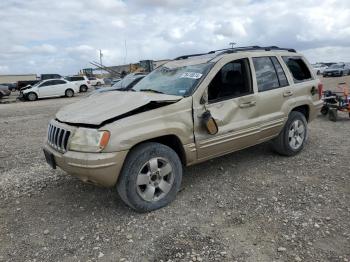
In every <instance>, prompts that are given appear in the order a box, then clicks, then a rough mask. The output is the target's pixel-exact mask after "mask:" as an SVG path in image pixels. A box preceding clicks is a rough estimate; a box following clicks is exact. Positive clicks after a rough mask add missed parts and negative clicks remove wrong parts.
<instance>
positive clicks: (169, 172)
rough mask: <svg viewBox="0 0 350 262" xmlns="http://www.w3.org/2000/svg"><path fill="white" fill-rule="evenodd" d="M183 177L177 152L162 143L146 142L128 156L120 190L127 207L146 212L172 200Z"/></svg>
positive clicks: (120, 181)
mask: <svg viewBox="0 0 350 262" xmlns="http://www.w3.org/2000/svg"><path fill="white" fill-rule="evenodd" d="M181 179H182V164H181V161H180V159H179V157H178V155H177V154H176V153H175V151H174V150H172V149H171V148H170V147H167V146H165V145H162V144H159V143H145V144H141V145H139V146H137V147H135V148H134V149H132V151H131V152H130V153H129V155H128V156H127V158H126V160H125V162H124V166H123V170H122V172H121V174H120V177H119V180H118V183H117V190H118V193H119V195H120V197H121V198H122V200H123V201H124V202H125V203H126V204H127V205H128V206H130V207H131V208H133V209H135V210H136V211H139V212H147V211H152V210H156V209H159V208H162V207H164V206H166V205H168V204H169V203H170V202H172V201H173V200H174V199H175V197H176V194H177V192H178V191H179V189H180V185H181Z"/></svg>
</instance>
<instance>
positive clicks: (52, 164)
mask: <svg viewBox="0 0 350 262" xmlns="http://www.w3.org/2000/svg"><path fill="white" fill-rule="evenodd" d="M44 155H45V159H46V162H47V163H48V164H49V166H50V167H52V168H53V169H56V161H55V156H54V155H53V154H52V153H50V152H48V151H46V150H45V149H44Z"/></svg>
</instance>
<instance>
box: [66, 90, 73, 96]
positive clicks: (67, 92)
mask: <svg viewBox="0 0 350 262" xmlns="http://www.w3.org/2000/svg"><path fill="white" fill-rule="evenodd" d="M65 95H66V97H72V96H74V91H73V90H72V89H67V90H66V92H65Z"/></svg>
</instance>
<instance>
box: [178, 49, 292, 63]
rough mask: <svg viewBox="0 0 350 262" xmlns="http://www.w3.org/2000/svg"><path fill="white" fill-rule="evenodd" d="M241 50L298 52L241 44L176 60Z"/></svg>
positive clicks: (184, 56)
mask: <svg viewBox="0 0 350 262" xmlns="http://www.w3.org/2000/svg"><path fill="white" fill-rule="evenodd" d="M220 51H221V52H220ZM241 51H288V52H293V53H296V51H295V49H293V48H282V47H278V46H241V47H234V48H224V49H218V50H213V51H210V52H208V53H200V54H192V55H183V56H179V57H177V58H175V59H174V60H182V59H187V58H190V57H195V56H203V55H210V54H215V53H217V52H220V53H219V54H217V55H216V56H219V55H223V54H231V53H237V52H241Z"/></svg>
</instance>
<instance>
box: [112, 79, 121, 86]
mask: <svg viewBox="0 0 350 262" xmlns="http://www.w3.org/2000/svg"><path fill="white" fill-rule="evenodd" d="M119 81H122V78H112V83H111V85H114V84H116V83H118V82H119Z"/></svg>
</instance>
